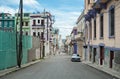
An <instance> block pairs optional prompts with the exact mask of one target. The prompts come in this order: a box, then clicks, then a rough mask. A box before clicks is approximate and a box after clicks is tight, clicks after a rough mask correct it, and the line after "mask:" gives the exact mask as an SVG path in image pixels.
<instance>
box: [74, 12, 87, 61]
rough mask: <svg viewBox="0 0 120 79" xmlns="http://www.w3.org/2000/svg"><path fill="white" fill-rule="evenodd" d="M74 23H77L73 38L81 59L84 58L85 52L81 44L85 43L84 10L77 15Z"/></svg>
mask: <svg viewBox="0 0 120 79" xmlns="http://www.w3.org/2000/svg"><path fill="white" fill-rule="evenodd" d="M76 25H77V35H75V40H76V41H77V46H78V48H77V52H78V54H79V55H80V57H81V59H82V60H84V59H85V53H86V52H85V53H83V52H84V50H83V46H84V45H85V43H84V37H83V36H84V35H83V32H84V28H85V23H84V11H83V12H82V13H81V15H80V16H79V17H78V19H77V21H76Z"/></svg>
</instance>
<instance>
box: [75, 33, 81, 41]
mask: <svg viewBox="0 0 120 79" xmlns="http://www.w3.org/2000/svg"><path fill="white" fill-rule="evenodd" d="M81 37H82V33H79V34H77V35H75V40H76V41H80V40H81Z"/></svg>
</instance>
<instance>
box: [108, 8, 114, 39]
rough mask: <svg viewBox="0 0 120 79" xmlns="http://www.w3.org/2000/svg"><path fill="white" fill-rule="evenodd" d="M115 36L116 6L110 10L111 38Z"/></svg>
mask: <svg viewBox="0 0 120 79" xmlns="http://www.w3.org/2000/svg"><path fill="white" fill-rule="evenodd" d="M114 35H115V9H114V6H111V7H110V10H109V36H110V37H111V36H114Z"/></svg>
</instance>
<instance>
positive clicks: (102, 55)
mask: <svg viewBox="0 0 120 79" xmlns="http://www.w3.org/2000/svg"><path fill="white" fill-rule="evenodd" d="M103 60H104V46H100V65H103Z"/></svg>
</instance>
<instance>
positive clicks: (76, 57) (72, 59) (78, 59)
mask: <svg viewBox="0 0 120 79" xmlns="http://www.w3.org/2000/svg"><path fill="white" fill-rule="evenodd" d="M71 61H72V62H80V61H81V60H80V56H79V54H73V55H72V58H71Z"/></svg>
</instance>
